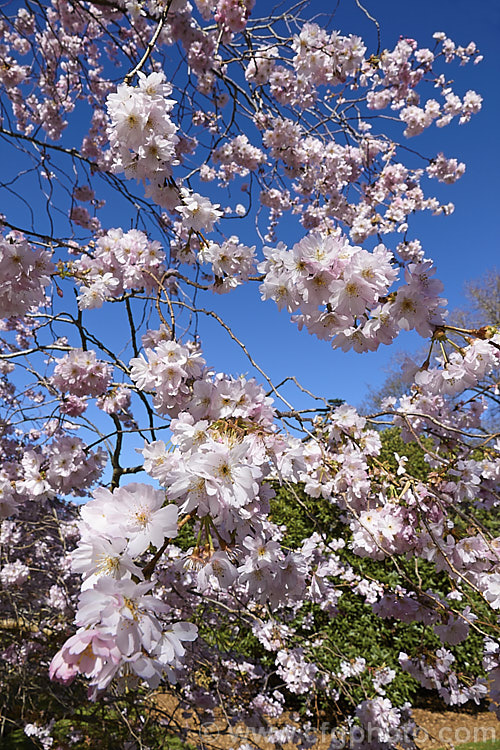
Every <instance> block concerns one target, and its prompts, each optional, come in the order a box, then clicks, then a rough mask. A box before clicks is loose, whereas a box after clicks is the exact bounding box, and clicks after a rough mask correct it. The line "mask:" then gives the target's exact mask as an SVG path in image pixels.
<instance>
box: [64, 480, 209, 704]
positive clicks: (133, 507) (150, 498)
mask: <svg viewBox="0 0 500 750" xmlns="http://www.w3.org/2000/svg"><path fill="white" fill-rule="evenodd" d="M164 499H165V495H164V493H163V492H162V491H161V490H154V489H153V488H152V487H150V486H149V485H144V484H136V483H132V484H129V485H127V486H125V487H121V488H119V489H117V490H115V492H113V493H111V492H110V491H109V490H106V489H104V488H100V489H98V490H96V491H95V492H94V499H93V500H91V501H90V502H88V503H87V504H86V505H85V506H83V507H82V510H81V519H82V520H81V523H80V542H79V544H78V547H77V548H76V550H75V552H74V553H73V555H72V569H73V570H74V571H75V572H77V573H80V574H82V576H83V580H84V584H83V590H82V593H81V595H80V597H79V602H78V609H77V613H76V617H75V622H76V624H77V625H78V626H79V629H78V631H77V632H76V633H75V634H74V635H73V636H71V637H70V638H69V639H68V641H66V643H65V644H64V645H63V647H62V649H61V650H60V651H59V652H58V654H56V656H55V657H54V659H53V660H52V664H51V669H50V672H51V676H52V677H54V678H56V679H59V680H61V681H63V682H70V681H72V680H73V679H74V677H75V676H76V675H77V674H85V675H86V676H87V677H89V678H91V681H90V686H91V688H92V689H93V694H94V695H96V694H97V692H98V691H99V690H102V689H104V688H105V687H106V686H107V685H108V684H109V682H110V681H111V680H112V679H113V677H114V676H115V675H116V673H117V672H118V671H119V670H120V669H121V668H122V667H124V666H125V665H126V666H127V668H128V669H130V670H132V672H133V673H134V674H136V675H138V676H139V677H141V678H143V679H145V680H146V681H147V682H148V683H149V684H150V685H151V686H152V687H157V685H158V684H159V683H160V680H161V677H162V675H163V674H164V673H166V674H168V676H169V677H170V678H171V679H172V680H173V681H175V674H174V671H173V670H174V669H175V668H176V667H178V666H180V659H181V657H182V656H184V653H185V649H184V647H183V646H182V641H192V640H194V638H196V627H195V626H193V625H191V624H189V623H182V622H177V623H173V624H171V625H169V626H166V625H165V623H164V622H160V620H161V618H162V616H163V615H164V614H165V613H168V610H169V607H168V605H167V604H166V603H165V602H162V601H161V600H159V599H157V598H156V597H154V596H153V595H151V594H150V593H149V592H150V591H151V589H152V588H153V583H150V582H148V581H144V580H143V579H144V576H143V574H142V572H141V569H140V568H139V567H138V566H137V565H136V564H135V563H134V559H136V558H137V557H138V556H140V555H142V554H143V553H144V552H146V550H147V549H148V547H149V546H150V545H151V544H152V545H154V546H155V547H160V546H161V545H162V543H163V541H164V539H165V538H167V537H168V538H172V537H175V536H176V535H177V515H178V511H177V507H176V506H175V505H167V506H165V507H163V506H164ZM132 576H134V577H135V578H136V579H139V581H141V582H139V583H137V582H136V581H134V580H132ZM159 618H160V619H159Z"/></svg>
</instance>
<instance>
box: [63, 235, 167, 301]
mask: <svg viewBox="0 0 500 750" xmlns="http://www.w3.org/2000/svg"><path fill="white" fill-rule="evenodd" d="M93 245H94V246H93V247H92V248H91V249H90V252H89V253H88V254H84V255H82V256H81V257H80V258H79V259H78V260H75V261H73V263H72V265H71V270H72V272H73V274H74V275H75V277H76V279H77V280H78V282H79V283H80V284H81V286H80V294H79V296H78V304H79V307H80V309H82V310H83V309H89V308H97V307H101V305H102V304H103V302H104V301H105V300H107V299H113V298H114V297H119V296H120V295H121V294H123V293H124V292H125V291H128V290H131V289H136V290H138V289H146V290H148V291H149V290H151V289H154V288H156V287H157V286H158V283H159V279H160V278H161V277H162V276H163V273H164V271H165V267H164V261H165V252H164V251H163V250H162V247H161V244H160V243H159V242H157V241H151V240H149V239H148V238H147V236H146V235H145V234H144V232H141V231H139V230H138V229H130V230H129V231H128V232H124V231H123V230H122V229H110V230H109V231H108V232H106V233H105V234H103V235H102V236H101V237H99V238H98V239H97V241H96V242H95V243H93Z"/></svg>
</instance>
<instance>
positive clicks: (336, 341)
mask: <svg viewBox="0 0 500 750" xmlns="http://www.w3.org/2000/svg"><path fill="white" fill-rule="evenodd" d="M264 253H265V255H266V260H265V261H264V262H263V263H261V264H259V266H258V270H259V271H260V272H261V273H263V274H264V281H263V282H262V285H261V294H262V299H273V300H274V301H275V302H276V304H277V306H278V308H279V309H280V310H281V309H283V308H286V309H287V310H288V312H293V313H294V315H293V318H292V319H293V320H294V321H295V322H296V323H297V324H298V326H299V328H302V327H303V326H304V327H306V328H307V330H308V331H309V333H313V334H315V335H316V336H318V338H321V339H325V340H331V341H332V345H333V346H334V347H340V348H342V349H343V350H344V351H346V350H348V349H350V348H354V349H355V351H368V350H374V349H377V348H378V346H379V345H380V344H381V343H383V344H390V343H391V342H392V341H393V340H394V338H395V337H396V336H397V334H398V332H399V330H401V329H404V330H411V329H415V330H416V331H417V332H418V333H420V335H421V336H426V337H427V336H429V335H431V334H432V332H433V330H434V328H435V327H437V326H438V325H440V324H441V323H442V322H443V309H442V307H441V304H442V302H443V301H444V300H442V299H441V298H440V297H439V296H438V294H439V292H440V291H441V290H442V284H441V282H439V281H437V280H434V279H432V278H431V276H432V275H433V274H434V272H435V269H434V268H433V267H432V264H431V263H430V262H421V263H411V264H409V265H408V267H407V268H406V270H405V279H406V281H407V283H406V284H405V285H402V286H400V287H399V288H398V290H397V292H396V293H392V294H391V295H389V294H388V293H389V290H390V288H391V286H392V284H393V282H394V281H395V280H396V278H397V275H398V272H397V269H396V268H395V267H394V256H393V254H392V253H391V252H390V251H389V250H388V249H387V248H386V247H385V246H384V245H377V247H375V249H374V250H373V251H372V252H369V251H367V250H364V249H363V248H361V247H356V246H352V245H350V244H349V242H348V240H347V239H346V238H345V237H343V236H342V235H340V234H338V233H337V234H328V235H325V236H323V235H321V234H319V233H317V232H312V233H310V234H308V235H307V236H306V237H304V238H303V239H302V240H300V241H299V242H298V243H296V244H295V245H294V246H293V247H292V249H291V250H288V249H287V248H286V247H285V246H284V245H283V244H282V243H279V244H278V246H277V247H276V248H269V247H265V248H264ZM299 310H300V312H298V311H299Z"/></svg>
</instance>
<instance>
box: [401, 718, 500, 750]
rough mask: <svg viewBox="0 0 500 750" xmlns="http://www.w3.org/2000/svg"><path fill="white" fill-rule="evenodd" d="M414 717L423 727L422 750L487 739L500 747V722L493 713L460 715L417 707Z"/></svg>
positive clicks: (419, 739) (419, 740)
mask: <svg viewBox="0 0 500 750" xmlns="http://www.w3.org/2000/svg"><path fill="white" fill-rule="evenodd" d="M413 715H414V718H415V721H416V723H417V724H418V726H419V727H421V729H420V732H419V734H418V739H417V745H418V747H419V748H422V750H436V749H437V748H442V747H443V748H444V747H452V746H453V745H461V744H464V743H466V742H484V741H486V740H496V741H497V743H498V744H497V745H496V747H497V748H500V722H499V721H498V719H497V717H496V716H495V714H493V713H491V712H490V711H480V712H479V713H468V712H467V713H466V712H460V713H458V712H456V711H429V710H428V709H422V708H416V709H414V711H413Z"/></svg>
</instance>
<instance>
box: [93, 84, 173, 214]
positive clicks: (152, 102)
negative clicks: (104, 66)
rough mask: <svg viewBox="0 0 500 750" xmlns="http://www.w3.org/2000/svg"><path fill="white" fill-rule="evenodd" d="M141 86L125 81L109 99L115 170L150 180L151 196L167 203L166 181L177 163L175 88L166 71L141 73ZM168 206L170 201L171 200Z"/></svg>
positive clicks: (141, 179) (137, 178)
mask: <svg viewBox="0 0 500 750" xmlns="http://www.w3.org/2000/svg"><path fill="white" fill-rule="evenodd" d="M138 76H139V84H138V86H136V87H134V86H129V85H128V84H126V83H122V84H120V85H119V86H118V89H117V91H116V93H114V94H109V96H108V98H107V107H108V114H109V117H110V121H111V122H110V126H109V130H108V136H109V141H110V144H111V148H112V154H113V171H115V172H125V174H126V176H127V177H132V178H135V179H136V180H139V181H142V182H143V183H145V184H146V182H147V183H148V195H150V196H151V197H152V198H153V199H154V200H155V201H156V202H157V203H159V204H160V205H165V200H166V198H165V194H167V195H168V191H167V193H166V192H165V191H166V188H165V180H167V179H168V178H169V177H170V176H171V174H172V166H173V165H174V164H176V163H177V157H176V150H175V147H176V145H177V143H178V141H179V138H178V136H177V135H176V131H177V127H176V125H174V123H173V122H172V120H171V118H170V112H171V111H172V107H173V105H174V101H173V100H172V99H168V98H167V97H168V96H169V95H170V94H171V92H172V87H171V85H170V84H169V83H166V81H165V76H164V75H163V73H151V74H150V75H149V76H146V75H144V74H143V73H141V72H139V73H138ZM167 205H168V200H167Z"/></svg>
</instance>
